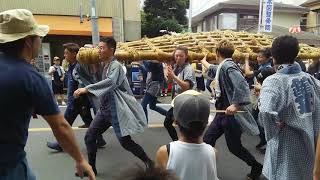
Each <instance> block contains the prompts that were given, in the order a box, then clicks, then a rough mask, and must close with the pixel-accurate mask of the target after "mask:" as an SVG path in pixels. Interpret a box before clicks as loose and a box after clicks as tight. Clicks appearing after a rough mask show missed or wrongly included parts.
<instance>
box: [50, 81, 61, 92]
mask: <svg viewBox="0 0 320 180" xmlns="http://www.w3.org/2000/svg"><path fill="white" fill-rule="evenodd" d="M52 90H53V94H63V82H56V81H52Z"/></svg>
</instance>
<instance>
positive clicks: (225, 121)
mask: <svg viewBox="0 0 320 180" xmlns="http://www.w3.org/2000/svg"><path fill="white" fill-rule="evenodd" d="M234 50H235V49H234V45H233V44H232V43H231V42H229V41H227V40H222V41H221V42H219V43H218V45H217V48H216V56H217V62H218V64H219V65H210V64H209V63H208V62H207V61H206V57H205V58H204V59H203V60H202V61H201V62H202V64H203V65H204V66H205V67H206V68H207V69H208V76H209V77H211V78H215V81H216V87H215V90H216V97H217V101H216V104H215V106H216V109H218V110H226V112H225V113H217V114H216V116H215V118H214V120H213V122H212V123H211V124H210V126H209V128H208V130H207V132H206V133H205V135H204V138H203V140H204V142H205V143H207V144H210V145H212V146H213V147H214V146H215V144H216V141H217V139H218V138H220V137H221V135H222V134H225V138H226V141H227V146H228V148H229V150H230V152H231V153H232V154H234V155H235V156H237V157H238V158H240V159H241V160H243V161H244V162H246V163H247V164H248V165H249V166H251V167H252V168H251V172H250V174H248V175H247V177H248V178H249V179H258V178H259V176H260V175H261V171H262V165H261V164H260V163H259V162H257V161H256V159H255V158H254V157H253V156H252V155H251V154H250V152H249V151H248V150H247V149H246V148H244V147H243V146H242V143H241V134H242V132H243V131H244V132H247V133H248V134H251V135H258V134H259V129H258V126H257V123H256V121H255V120H254V118H253V116H252V115H251V114H250V109H249V108H248V106H247V105H249V104H250V103H251V101H250V90H249V85H248V84H247V82H246V79H245V78H244V76H243V74H242V73H241V70H240V68H239V67H238V66H237V65H236V64H235V63H234V62H233V60H232V55H233V53H234ZM238 110H242V111H245V112H244V113H237V111H238Z"/></svg>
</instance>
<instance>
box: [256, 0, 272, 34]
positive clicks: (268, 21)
mask: <svg viewBox="0 0 320 180" xmlns="http://www.w3.org/2000/svg"><path fill="white" fill-rule="evenodd" d="M273 6H274V0H260V19H259V24H260V25H259V32H272V21H273Z"/></svg>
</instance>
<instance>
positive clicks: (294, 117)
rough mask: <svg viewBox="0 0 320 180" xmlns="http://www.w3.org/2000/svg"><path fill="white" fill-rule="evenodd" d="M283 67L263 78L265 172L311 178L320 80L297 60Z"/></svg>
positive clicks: (285, 178) (294, 179)
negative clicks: (265, 147)
mask: <svg viewBox="0 0 320 180" xmlns="http://www.w3.org/2000/svg"><path fill="white" fill-rule="evenodd" d="M282 67H283V68H282V69H280V70H279V71H278V72H277V73H276V74H274V75H272V76H270V77H268V78H267V79H266V80H265V81H264V82H263V85H262V90H261V94H260V100H259V109H260V114H259V120H260V121H261V122H262V124H263V125H264V128H265V134H266V140H267V142H268V143H267V150H266V155H265V161H264V169H263V173H264V175H265V176H266V177H267V178H268V179H269V180H312V170H313V164H314V159H315V150H316V142H317V141H316V139H317V136H318V132H319V126H320V123H319V122H320V82H319V81H318V80H316V79H315V78H313V77H311V76H310V75H309V74H307V73H304V72H302V71H301V68H300V66H299V65H298V64H293V65H282ZM279 123H281V124H283V125H284V126H283V127H282V128H281V126H279Z"/></svg>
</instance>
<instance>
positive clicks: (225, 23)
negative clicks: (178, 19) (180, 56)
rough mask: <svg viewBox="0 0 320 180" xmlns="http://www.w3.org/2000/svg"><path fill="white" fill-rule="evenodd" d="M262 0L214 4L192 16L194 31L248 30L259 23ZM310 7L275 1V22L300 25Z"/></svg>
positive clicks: (280, 24) (276, 23) (234, 0)
mask: <svg viewBox="0 0 320 180" xmlns="http://www.w3.org/2000/svg"><path fill="white" fill-rule="evenodd" d="M259 4H260V0H227V1H224V2H220V3H217V4H214V5H213V6H211V7H208V8H207V9H204V10H202V11H201V12H198V13H197V14H195V15H194V16H193V17H192V24H193V25H192V30H193V32H201V31H213V30H216V29H231V30H236V31H241V30H246V29H248V28H252V27H253V26H258V24H259ZM307 12H308V8H305V7H301V6H294V5H288V4H282V3H274V14H273V24H274V25H277V26H281V27H285V28H290V27H292V26H294V25H300V20H301V16H302V15H303V14H305V13H307Z"/></svg>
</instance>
